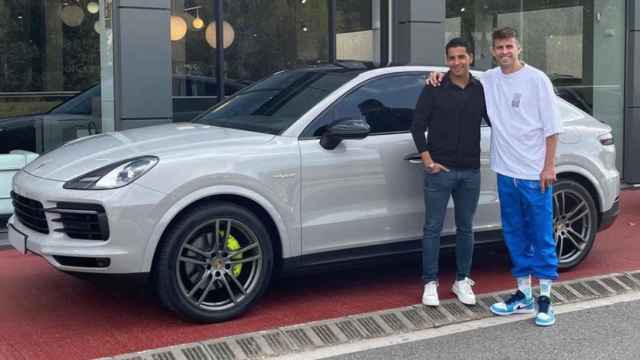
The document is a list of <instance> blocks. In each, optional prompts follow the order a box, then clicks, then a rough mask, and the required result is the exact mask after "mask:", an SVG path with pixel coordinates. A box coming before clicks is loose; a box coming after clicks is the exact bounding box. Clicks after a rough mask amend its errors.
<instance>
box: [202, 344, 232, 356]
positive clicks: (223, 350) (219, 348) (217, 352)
mask: <svg viewBox="0 0 640 360" xmlns="http://www.w3.org/2000/svg"><path fill="white" fill-rule="evenodd" d="M207 348H208V349H209V352H210V353H211V355H213V359H214V360H236V359H237V358H236V355H235V354H234V353H233V350H231V348H230V347H229V345H228V344H227V343H226V342H219V343H215V344H208V345H207Z"/></svg>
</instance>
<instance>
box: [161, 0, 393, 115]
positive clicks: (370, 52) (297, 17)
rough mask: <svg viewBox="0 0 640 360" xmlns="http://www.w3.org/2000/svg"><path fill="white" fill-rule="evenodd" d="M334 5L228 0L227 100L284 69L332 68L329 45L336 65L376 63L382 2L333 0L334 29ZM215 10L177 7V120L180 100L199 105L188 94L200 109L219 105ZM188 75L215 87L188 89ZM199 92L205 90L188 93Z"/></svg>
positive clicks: (187, 3)
mask: <svg viewBox="0 0 640 360" xmlns="http://www.w3.org/2000/svg"><path fill="white" fill-rule="evenodd" d="M385 4H386V2H385ZM331 5H332V2H331V1H329V0H274V1H252V0H223V5H222V7H223V15H222V16H223V19H224V20H223V44H222V46H223V48H224V87H225V95H226V96H228V95H231V94H233V93H234V92H235V91H237V90H239V89H240V88H242V87H245V86H247V85H249V84H251V83H253V82H255V81H258V80H260V79H263V78H265V77H267V76H270V75H271V74H273V73H275V72H277V71H280V70H283V69H295V68H298V67H303V66H313V65H318V64H326V63H329V62H331V59H330V57H331V46H333V45H332V43H333V44H335V47H336V48H335V56H336V59H337V60H357V61H369V62H378V61H379V60H380V51H381V48H382V46H381V38H380V22H381V21H380V12H381V0H344V1H336V2H335V8H333V11H334V14H335V15H334V18H333V20H334V22H333V23H335V28H333V29H332V28H331V24H332V22H331V20H332V19H331V18H330V17H331V13H332V6H331ZM214 6H215V1H204V0H174V1H173V2H172V18H171V33H172V54H173V55H172V63H173V73H174V83H173V95H174V121H175V120H176V119H180V115H179V114H178V113H179V112H180V111H179V110H178V103H179V102H180V101H182V103H184V104H189V103H194V102H195V99H187V98H186V97H192V96H199V97H200V98H201V102H202V104H203V106H204V105H205V104H211V103H212V102H213V103H215V102H216V97H217V95H218V93H217V90H216V89H217V86H216V84H217V81H218V80H217V79H216V65H217V64H216V49H217V45H218V44H217V43H216V36H215V35H216V24H215V18H216V14H215V7H214ZM197 19H200V21H198V20H197ZM196 25H198V26H196ZM332 40H333V42H332ZM184 77H186V78H188V79H190V78H193V77H197V78H198V79H199V80H200V81H201V82H202V81H206V82H208V83H209V84H212V85H213V86H204V87H203V86H202V85H199V86H195V85H193V84H192V85H191V86H189V85H188V84H187V83H186V82H185V81H183V80H181V79H182V78H184ZM195 87H198V88H200V89H203V90H202V91H199V92H195V91H191V92H189V90H188V89H189V88H195ZM205 97H207V98H209V99H208V100H205V99H204V98H205ZM184 104H183V105H184ZM184 106H187V107H188V106H191V105H184Z"/></svg>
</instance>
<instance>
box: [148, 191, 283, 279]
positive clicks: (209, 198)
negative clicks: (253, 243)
mask: <svg viewBox="0 0 640 360" xmlns="http://www.w3.org/2000/svg"><path fill="white" fill-rule="evenodd" d="M252 195H253V196H252ZM214 201H226V202H229V203H233V204H237V205H240V206H243V207H245V208H247V209H249V211H251V212H253V213H254V214H255V215H256V216H258V217H259V218H260V219H261V220H264V221H265V226H266V227H267V230H268V231H269V234H270V235H271V237H272V238H271V241H272V247H273V251H274V270H275V271H277V270H278V269H279V268H280V265H281V263H282V258H283V256H284V254H283V250H284V249H283V244H284V243H285V242H286V238H287V234H286V230H285V229H286V228H285V226H284V222H283V220H282V218H281V217H280V216H279V215H278V213H277V211H276V209H275V208H274V207H273V206H272V205H270V204H269V203H268V201H267V200H266V199H264V198H262V197H260V196H259V195H258V194H254V193H252V192H250V191H248V190H242V191H240V190H238V189H235V190H232V189H226V191H223V190H222V189H221V191H218V192H216V193H212V194H203V195H200V196H193V197H189V200H184V199H183V201H181V202H179V203H177V204H175V205H174V206H173V207H172V208H171V209H170V210H169V211H167V212H166V213H165V216H164V217H163V219H162V220H161V221H160V222H159V224H158V225H157V226H156V229H155V230H154V236H152V239H151V241H150V242H149V244H148V245H147V248H146V250H145V258H144V263H143V269H142V271H143V272H151V271H152V270H153V265H154V263H155V258H156V253H157V251H158V249H159V248H160V244H161V242H162V241H163V239H164V237H165V235H166V234H167V232H168V231H169V229H171V227H172V226H173V224H175V223H176V222H177V221H178V220H180V218H181V217H182V216H184V215H185V214H186V213H188V212H189V211H190V210H191V209H193V208H195V207H198V206H201V205H203V204H207V203H211V202H214Z"/></svg>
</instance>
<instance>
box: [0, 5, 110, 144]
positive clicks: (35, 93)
mask: <svg viewBox="0 0 640 360" xmlns="http://www.w3.org/2000/svg"><path fill="white" fill-rule="evenodd" d="M110 14H111V0H108V1H105V0H101V1H98V0H95V1H91V0H89V1H80V0H78V1H62V0H47V1H43V0H40V1H38V0H0V29H2V31H0V154H3V153H8V152H10V151H12V150H27V151H30V152H35V153H42V152H46V151H50V150H52V149H55V148H56V147H58V146H60V145H62V144H63V143H64V142H67V141H69V140H73V139H75V138H77V137H80V136H85V135H88V134H93V133H96V132H99V131H101V130H102V129H103V127H104V128H106V129H110V128H112V127H113V101H112V99H113V95H112V94H113V91H112V89H113V66H112V58H113V51H112V49H113V43H112V36H111V23H112V21H111V17H110ZM101 93H105V94H106V95H107V96H105V97H104V98H102V97H101Z"/></svg>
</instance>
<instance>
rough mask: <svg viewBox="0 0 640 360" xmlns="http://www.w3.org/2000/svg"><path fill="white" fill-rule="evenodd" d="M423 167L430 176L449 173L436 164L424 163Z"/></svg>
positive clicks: (444, 167) (446, 169) (442, 166)
mask: <svg viewBox="0 0 640 360" xmlns="http://www.w3.org/2000/svg"><path fill="white" fill-rule="evenodd" d="M424 167H425V169H427V171H429V172H430V173H432V174H437V173H439V172H441V171H446V172H449V169H448V168H447V167H446V166H444V165H442V164H438V163H437V162H432V163H430V164H427V163H426V162H425V163H424Z"/></svg>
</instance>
